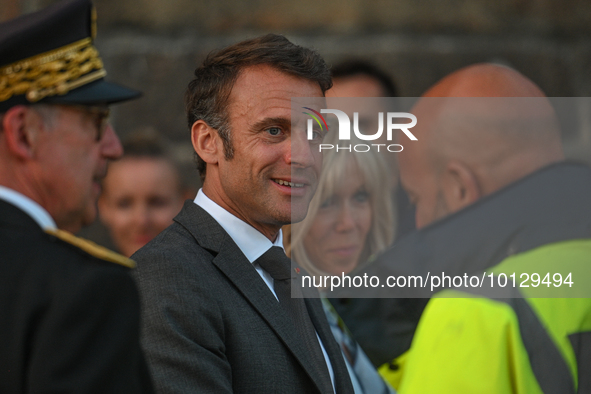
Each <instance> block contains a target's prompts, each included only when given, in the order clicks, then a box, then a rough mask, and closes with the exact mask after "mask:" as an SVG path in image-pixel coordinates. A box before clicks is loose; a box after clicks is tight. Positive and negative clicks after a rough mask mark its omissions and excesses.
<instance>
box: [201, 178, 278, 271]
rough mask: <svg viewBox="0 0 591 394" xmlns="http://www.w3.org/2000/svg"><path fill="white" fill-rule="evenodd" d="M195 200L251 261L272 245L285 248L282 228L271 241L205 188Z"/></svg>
mask: <svg viewBox="0 0 591 394" xmlns="http://www.w3.org/2000/svg"><path fill="white" fill-rule="evenodd" d="M194 202H195V204H197V205H199V206H200V207H201V208H203V209H205V210H206V211H207V213H209V214H210V215H211V216H212V217H213V218H214V219H215V220H216V222H218V223H219V224H220V226H222V228H223V229H224V230H226V232H227V233H228V235H229V236H230V237H231V238H232V240H233V241H234V242H236V245H238V247H239V248H240V250H241V251H242V253H243V254H244V255H245V256H246V258H247V259H248V261H250V262H251V263H252V262H254V261H255V260H256V259H258V258H259V257H261V256H262V255H263V253H265V252H266V251H267V250H269V249H270V248H271V246H280V247H281V248H283V233H282V232H281V230H279V235H278V236H277V239H275V242H271V241H269V238H267V237H265V236H264V235H263V234H262V233H261V232H259V231H258V230H257V229H255V228H254V227H252V226H251V225H250V224H248V223H246V222H244V221H242V220H240V219H238V218H237V217H236V216H234V215H232V214H231V213H230V212H228V211H226V210H225V209H224V208H222V207H221V206H219V205H218V204H217V203H215V202H214V201H213V200H212V199H210V198H209V197H207V196H206V195H205V193H203V189H199V192H198V193H197V197H195V200H194Z"/></svg>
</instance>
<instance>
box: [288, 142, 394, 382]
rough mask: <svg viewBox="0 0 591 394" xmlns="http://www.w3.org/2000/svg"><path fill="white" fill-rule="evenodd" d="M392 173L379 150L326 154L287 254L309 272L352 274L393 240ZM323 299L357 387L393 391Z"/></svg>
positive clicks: (291, 237) (327, 302)
mask: <svg viewBox="0 0 591 394" xmlns="http://www.w3.org/2000/svg"><path fill="white" fill-rule="evenodd" d="M392 178H393V177H392V176H391V175H390V174H389V173H388V169H387V167H386V162H385V160H384V158H383V157H382V155H381V154H379V153H376V152H371V151H370V152H362V153H353V152H347V151H342V150H341V151H340V152H336V151H334V150H331V151H328V152H327V153H325V155H324V162H323V167H322V175H321V177H320V180H319V183H318V189H317V190H316V193H315V195H314V198H313V199H312V201H311V202H310V207H309V209H308V215H307V216H306V219H304V220H303V221H302V222H301V223H296V224H293V225H292V226H291V229H288V231H287V234H285V237H284V239H285V240H286V243H287V244H288V245H286V251H287V252H288V254H289V253H291V257H292V258H293V259H294V261H296V262H297V264H298V265H300V266H301V267H302V268H304V269H305V270H307V271H308V273H309V274H310V275H316V276H324V275H341V274H343V273H344V274H349V273H351V272H354V271H355V270H357V269H359V268H361V267H363V266H364V265H365V264H366V263H367V262H369V261H371V259H372V257H373V256H374V255H376V254H377V253H379V252H381V251H383V250H384V249H385V248H387V247H388V246H389V245H390V244H391V243H392V240H393V239H394V215H393V206H392V205H393V203H392V195H391V193H392V186H391V183H390V181H389V180H390V179H392ZM290 239H291V241H290ZM289 242H291V244H289ZM322 301H323V306H324V310H325V313H326V315H327V318H328V321H329V323H330V325H331V329H332V331H333V335H334V336H335V339H336V340H337V342H338V343H339V344H340V345H341V349H342V351H343V356H344V358H345V361H346V363H347V367H348V369H349V374H350V375H351V380H352V383H353V387H354V388H355V392H356V393H380V394H381V393H392V392H394V391H393V389H391V388H390V387H389V386H388V385H387V384H386V383H384V381H383V380H382V379H381V377H380V376H379V375H378V373H377V371H376V370H375V368H374V366H373V365H372V363H371V362H370V360H369V359H368V358H367V356H366V355H365V353H364V352H363V350H362V349H361V347H360V346H359V345H358V344H357V342H355V340H354V339H353V338H352V336H351V334H350V332H349V331H348V330H347V328H346V327H345V325H344V323H343V322H342V320H341V319H340V318H339V316H338V315H337V313H336V312H335V310H334V309H333V307H332V305H331V304H330V302H329V301H328V300H327V299H325V298H323V299H322Z"/></svg>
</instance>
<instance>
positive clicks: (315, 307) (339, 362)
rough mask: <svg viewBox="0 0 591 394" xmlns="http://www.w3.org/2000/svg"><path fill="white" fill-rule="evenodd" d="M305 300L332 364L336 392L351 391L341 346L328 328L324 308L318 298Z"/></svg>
mask: <svg viewBox="0 0 591 394" xmlns="http://www.w3.org/2000/svg"><path fill="white" fill-rule="evenodd" d="M305 301H306V307H307V308H308V313H309V314H310V319H311V320H312V324H314V328H315V329H316V332H317V333H318V336H319V337H320V339H321V340H322V344H323V345H324V348H325V349H326V353H328V357H329V358H330V363H331V364H332V369H333V372H334V380H335V382H334V383H335V389H336V392H337V394H338V393H347V392H353V387H352V385H351V380H350V378H349V371H348V370H347V366H346V365H345V360H344V358H343V355H342V353H341V347H340V346H339V344H338V343H337V342H336V340H335V339H334V336H333V335H332V330H331V329H330V326H329V325H328V321H327V320H326V315H325V313H324V308H323V307H322V302H321V301H320V298H306V300H305Z"/></svg>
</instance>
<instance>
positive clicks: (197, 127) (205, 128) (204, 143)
mask: <svg viewBox="0 0 591 394" xmlns="http://www.w3.org/2000/svg"><path fill="white" fill-rule="evenodd" d="M191 142H192V143H193V149H195V152H196V153H197V154H198V155H199V157H200V158H201V159H202V160H203V161H204V162H206V163H207V164H216V163H218V161H219V160H220V159H221V157H220V154H223V146H222V141H221V140H220V137H219V135H218V133H217V131H216V130H215V129H214V128H212V127H210V126H209V125H208V124H207V123H205V122H204V121H203V120H198V121H196V122H195V123H193V127H191Z"/></svg>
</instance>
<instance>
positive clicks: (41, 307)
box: [0, 0, 152, 393]
mask: <svg viewBox="0 0 591 394" xmlns="http://www.w3.org/2000/svg"><path fill="white" fill-rule="evenodd" d="M94 19H95V18H94V9H93V7H92V4H91V3H90V1H89V0H74V1H68V2H60V3H56V4H55V5H53V6H51V7H49V8H47V9H45V10H42V11H40V12H37V13H34V14H29V15H25V16H23V17H20V18H17V19H15V20H12V21H9V22H6V23H4V24H2V25H0V59H1V60H0V62H1V64H0V316H2V318H1V319H0V392H2V393H24V392H35V393H39V392H56V393H57V392H60V393H146V392H147V393H149V392H152V388H151V381H150V378H149V375H148V369H147V366H146V364H145V361H144V359H143V355H142V352H141V349H140V346H139V298H138V294H137V290H136V288H135V286H134V283H133V279H132V278H131V276H130V275H129V272H128V271H129V268H130V267H131V266H132V265H133V262H132V261H131V260H129V259H126V258H124V257H123V256H120V255H117V254H115V253H113V252H110V251H108V250H106V249H101V248H99V247H97V246H96V245H93V244H90V243H89V242H88V241H84V240H82V239H79V238H76V237H75V236H73V235H72V234H71V233H70V232H68V231H77V230H78V229H79V228H80V226H82V225H84V224H88V223H89V222H91V221H92V220H94V217H95V215H96V208H95V204H96V199H97V197H98V193H99V192H100V184H99V181H100V179H101V178H102V177H103V176H104V175H105V172H106V167H107V161H108V160H110V159H116V158H117V157H119V156H120V155H121V153H122V149H121V144H120V142H119V139H118V138H117V136H116V135H115V132H114V130H113V129H112V128H111V126H110V125H109V124H108V123H107V119H106V116H107V114H108V107H107V105H108V104H110V103H113V102H118V101H123V100H128V99H131V98H134V97H137V96H138V94H139V93H138V92H136V91H133V90H130V89H127V88H124V87H122V86H118V85H114V84H111V83H108V82H106V81H105V80H104V79H103V77H104V76H105V70H104V69H103V66H102V62H101V60H100V58H99V57H98V52H97V51H96V49H95V48H94V46H93V45H92V35H93V34H94V31H95V26H94V23H95V22H94ZM66 230H68V231H66Z"/></svg>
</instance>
